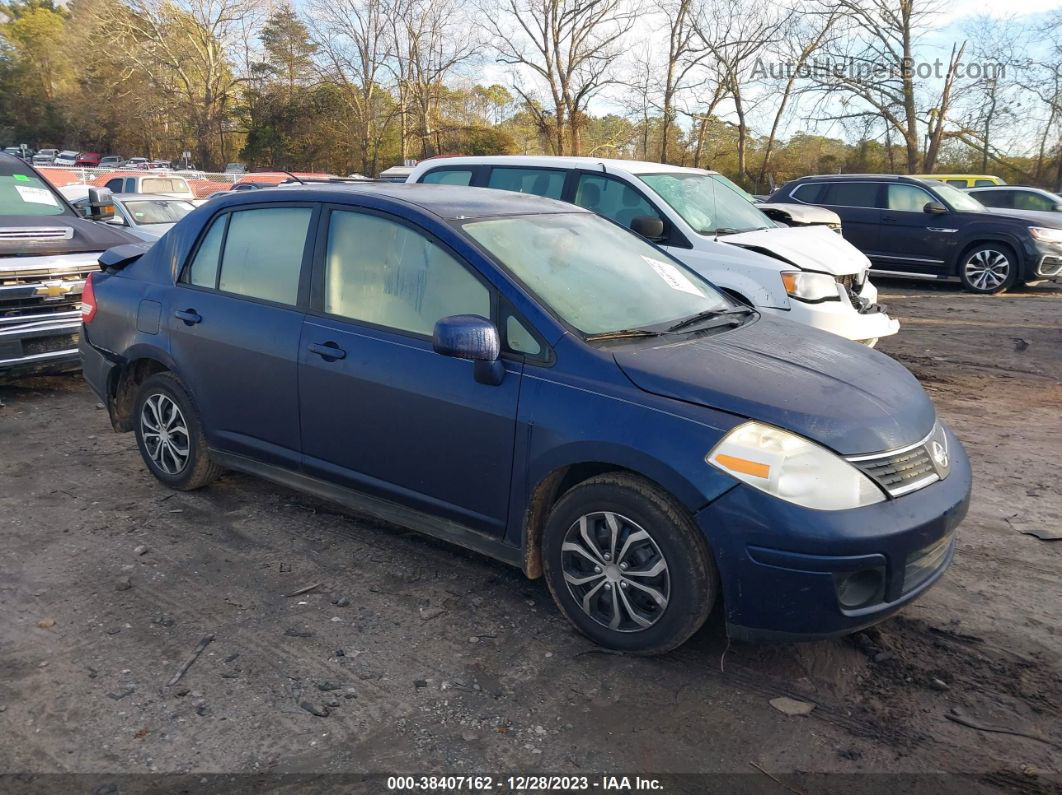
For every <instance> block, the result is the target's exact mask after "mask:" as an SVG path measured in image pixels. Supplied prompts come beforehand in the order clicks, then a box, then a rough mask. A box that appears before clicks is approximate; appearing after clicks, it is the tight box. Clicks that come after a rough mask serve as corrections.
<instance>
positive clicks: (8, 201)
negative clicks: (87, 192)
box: [0, 174, 69, 217]
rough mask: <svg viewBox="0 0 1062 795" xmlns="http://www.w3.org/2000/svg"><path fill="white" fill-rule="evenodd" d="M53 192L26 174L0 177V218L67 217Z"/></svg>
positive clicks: (64, 209) (66, 212)
mask: <svg viewBox="0 0 1062 795" xmlns="http://www.w3.org/2000/svg"><path fill="white" fill-rule="evenodd" d="M68 214H69V213H68V211H67V209H66V208H65V207H64V206H63V203H62V202H61V201H59V199H57V198H56V196H55V192H54V191H53V190H52V189H51V188H50V187H49V186H47V185H45V184H44V182H42V181H41V180H39V179H37V177H33V176H30V175H28V174H6V175H0V217H3V216H9V215H68Z"/></svg>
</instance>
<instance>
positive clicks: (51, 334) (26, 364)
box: [0, 312, 81, 376]
mask: <svg viewBox="0 0 1062 795" xmlns="http://www.w3.org/2000/svg"><path fill="white" fill-rule="evenodd" d="M80 333H81V312H62V313H57V314H55V315H52V316H49V317H48V318H47V319H46V320H45V319H40V320H37V321H35V322H32V323H26V324H20V325H12V326H6V325H0V374H2V375H5V376H13V375H29V374H38V373H47V372H65V371H68V370H74V369H77V366H78V361H79V355H78V339H79V337H80Z"/></svg>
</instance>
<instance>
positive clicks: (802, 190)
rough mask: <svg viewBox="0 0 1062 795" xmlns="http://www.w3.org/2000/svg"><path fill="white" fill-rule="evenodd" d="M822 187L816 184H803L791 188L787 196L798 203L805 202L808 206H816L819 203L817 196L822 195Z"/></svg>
mask: <svg viewBox="0 0 1062 795" xmlns="http://www.w3.org/2000/svg"><path fill="white" fill-rule="evenodd" d="M823 187H824V186H823V185H822V184H821V183H818V182H805V183H804V184H803V185H797V186H796V187H795V188H793V190H792V192H791V193H790V194H789V195H790V196H792V197H793V198H794V199H797V200H798V201H802V202H807V203H808V204H818V202H819V201H820V199H819V194H821V193H822V189H823Z"/></svg>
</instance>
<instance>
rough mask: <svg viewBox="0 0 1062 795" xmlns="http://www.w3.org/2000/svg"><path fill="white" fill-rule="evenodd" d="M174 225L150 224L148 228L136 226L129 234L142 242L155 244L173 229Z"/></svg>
mask: <svg viewBox="0 0 1062 795" xmlns="http://www.w3.org/2000/svg"><path fill="white" fill-rule="evenodd" d="M173 226H174V225H173V224H148V225H147V226H134V227H131V228H130V229H129V230H128V232H129V234H131V235H134V236H135V237H139V238H140V239H141V240H147V241H150V242H152V243H153V242H155V241H156V240H158V239H159V238H160V237H162V236H163V235H164V234H166V233H167V232H169V231H170V230H171V229H173Z"/></svg>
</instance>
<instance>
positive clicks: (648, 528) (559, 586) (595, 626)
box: [542, 473, 718, 654]
mask: <svg viewBox="0 0 1062 795" xmlns="http://www.w3.org/2000/svg"><path fill="white" fill-rule="evenodd" d="M542 543H543V563H544V567H543V568H544V572H545V576H546V581H547V583H548V584H549V588H550V592H551V593H552V594H553V598H554V600H555V601H556V602H557V605H558V606H559V607H560V609H561V611H562V612H563V613H564V615H565V616H566V617H567V618H568V620H569V621H571V623H572V624H573V625H574V626H575V627H576V628H577V629H578V630H579V631H580V632H582V633H583V634H584V635H586V636H587V637H589V638H590V639H591V640H593V641H595V642H596V643H598V644H600V645H602V646H605V647H607V648H610V649H617V650H619V651H628V652H636V653H641V654H660V653H663V652H666V651H670V650H671V649H674V648H675V647H676V646H679V645H681V644H682V643H684V642H685V641H686V640H687V639H688V638H689V637H690V635H692V634H693V633H694V632H696V631H697V630H698V629H699V628H700V627H701V625H702V624H703V623H704V621H705V619H706V618H707V617H708V614H709V613H710V612H711V610H712V606H713V604H714V602H715V594H716V591H717V582H718V578H717V575H716V571H715V565H714V563H713V562H712V558H711V554H710V552H709V550H708V547H707V544H706V543H705V541H704V538H703V536H702V535H701V533H700V531H699V530H698V529H697V528H696V527H695V526H694V525H693V522H692V521H691V520H690V519H689V517H688V516H687V515H686V514H685V512H684V511H683V510H682V508H681V507H680V506H678V505H676V504H675V502H674V501H673V500H672V499H671V498H670V497H669V496H668V495H666V494H665V493H664V492H662V491H661V490H660V489H658V488H657V487H655V486H654V485H652V484H651V483H648V482H647V481H645V480H644V479H642V478H640V477H637V476H635V475H631V474H628V473H611V474H605V475H599V476H598V477H595V478H591V479H590V480H587V481H585V482H584V483H580V484H579V485H578V486H576V487H575V488H573V489H572V490H571V491H569V492H568V493H567V494H565V495H564V496H563V497H562V498H561V499H560V500H559V501H558V502H557V504H556V505H555V506H554V507H553V510H552V511H551V512H550V516H549V519H548V520H547V522H546V528H545V531H544V533H543V539H542Z"/></svg>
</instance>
